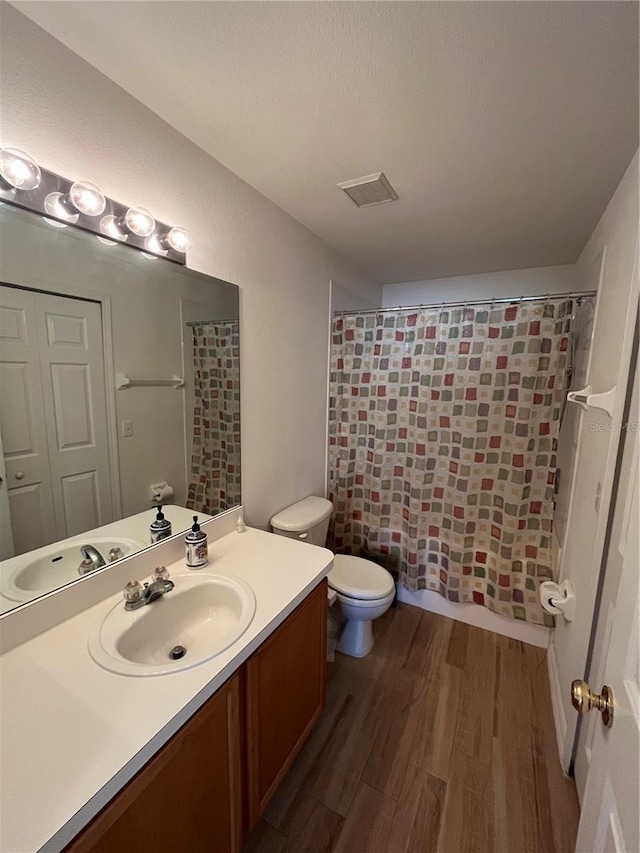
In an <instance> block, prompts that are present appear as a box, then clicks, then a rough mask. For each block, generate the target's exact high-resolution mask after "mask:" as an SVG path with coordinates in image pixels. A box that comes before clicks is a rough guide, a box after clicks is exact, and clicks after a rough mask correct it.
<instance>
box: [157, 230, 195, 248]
mask: <svg viewBox="0 0 640 853" xmlns="http://www.w3.org/2000/svg"><path fill="white" fill-rule="evenodd" d="M160 239H161V242H162V245H163V247H164V248H165V249H168V248H171V249H173V250H174V252H181V253H182V254H184V253H185V252H186V251H187V250H188V249H190V248H191V237H190V236H189V232H188V231H187V229H186V228H179V227H176V228H172V229H171V230H170V231H167V233H166V234H163V235H162V237H161V238H160Z"/></svg>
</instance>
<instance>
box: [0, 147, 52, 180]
mask: <svg viewBox="0 0 640 853" xmlns="http://www.w3.org/2000/svg"><path fill="white" fill-rule="evenodd" d="M0 176H2V179H3V181H5V183H7V184H9V186H12V187H15V188H16V189H18V190H35V188H36V187H38V186H40V180H41V179H42V172H41V171H40V167H39V166H38V164H37V163H36V161H35V160H34V159H33V157H30V156H29V155H28V154H26V153H25V152H24V151H20V149H19V148H3V149H2V150H0Z"/></svg>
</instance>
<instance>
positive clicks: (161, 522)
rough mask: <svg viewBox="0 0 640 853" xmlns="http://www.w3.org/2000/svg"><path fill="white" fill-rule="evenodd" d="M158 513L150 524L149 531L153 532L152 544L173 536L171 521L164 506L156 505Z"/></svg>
mask: <svg viewBox="0 0 640 853" xmlns="http://www.w3.org/2000/svg"><path fill="white" fill-rule="evenodd" d="M156 509H157V510H158V514H157V515H156V517H155V519H154V520H153V521H152V522H151V524H150V525H149V533H150V534H151V544H152V545H153V543H154V542H159V541H160V540H161V539H166V538H167V536H171V522H170V521H169V520H168V519H167V518H165V517H164V514H163V512H162V507H161V506H158V507H156Z"/></svg>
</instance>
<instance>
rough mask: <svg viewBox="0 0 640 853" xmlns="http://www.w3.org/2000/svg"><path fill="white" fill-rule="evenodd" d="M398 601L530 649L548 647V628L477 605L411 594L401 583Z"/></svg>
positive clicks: (431, 594)
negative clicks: (531, 647)
mask: <svg viewBox="0 0 640 853" xmlns="http://www.w3.org/2000/svg"><path fill="white" fill-rule="evenodd" d="M398 601H403V602H405V603H406V604H413V605H414V606H415V607H421V608H422V609H423V610H429V611H431V612H432V613H439V614H440V615H441V616H449V617H450V618H451V619H457V620H458V622H466V623H467V625H475V627H476V628H484V629H485V630H486V631H493V632H494V633H496V634H502V635H503V636H504V637H511V639H513V640H521V641H522V642H523V643H529V645H531V646H539V647H540V648H542V649H546V648H547V646H548V645H549V639H550V633H551V629H550V628H546V627H545V626H543V625H532V624H531V623H530V622H522V621H520V620H519V619H509V618H508V617H507V616H501V615H500V614H499V613H494V612H493V610H489V609H488V608H487V607H481V606H480V605H479V604H461V603H459V602H456V601H449V600H448V599H446V598H443V596H441V595H440V594H439V593H437V592H434V591H433V590H431V589H419V590H416V591H415V592H412V591H411V590H408V589H407V588H406V587H404V586H402V584H398Z"/></svg>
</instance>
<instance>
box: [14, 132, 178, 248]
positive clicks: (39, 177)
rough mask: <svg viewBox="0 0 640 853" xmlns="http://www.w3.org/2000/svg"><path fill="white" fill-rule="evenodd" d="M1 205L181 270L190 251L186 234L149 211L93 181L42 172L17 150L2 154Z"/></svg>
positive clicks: (33, 162)
mask: <svg viewBox="0 0 640 853" xmlns="http://www.w3.org/2000/svg"><path fill="white" fill-rule="evenodd" d="M0 199H2V200H3V201H6V202H7V203H9V204H14V205H15V206H16V207H22V208H24V209H26V210H31V211H34V212H35V213H39V214H44V216H45V218H48V221H49V222H51V224H52V225H57V226H59V227H64V226H65V225H75V226H76V227H78V228H82V229H83V230H85V231H91V232H92V233H94V234H96V235H97V236H98V237H99V238H100V239H101V240H102V241H103V242H108V243H109V245H117V243H121V244H122V243H124V244H126V245H127V246H131V247H132V248H136V249H140V250H142V251H143V252H147V253H151V255H152V256H153V257H161V258H167V260H171V261H175V262H176V263H179V264H184V263H185V262H186V257H185V255H186V252H187V250H188V249H189V248H190V247H191V238H190V236H189V233H188V232H187V231H186V229H184V228H181V227H177V226H173V227H172V226H171V225H167V224H166V223H163V222H156V220H155V219H154V217H153V216H152V214H151V213H150V212H149V211H148V210H147V209H146V208H144V207H139V206H136V207H128V206H125V205H122V204H120V203H119V202H117V201H114V200H113V199H110V198H107V197H106V196H105V195H104V193H103V192H102V191H101V190H100V189H99V188H98V187H97V186H96V185H95V184H92V183H90V182H89V181H69V180H67V179H66V178H63V177H61V176H60V175H56V174H55V173H54V172H49V171H47V170H46V169H41V168H40V166H38V164H37V163H36V162H35V160H34V159H33V158H32V157H31V156H29V154H26V153H25V152H24V151H21V150H20V149H18V148H0Z"/></svg>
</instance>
